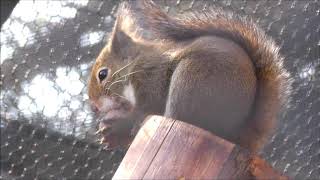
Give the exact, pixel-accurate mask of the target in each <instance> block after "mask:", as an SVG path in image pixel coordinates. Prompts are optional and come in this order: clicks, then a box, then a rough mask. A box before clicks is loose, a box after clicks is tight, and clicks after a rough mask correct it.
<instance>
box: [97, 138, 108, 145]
mask: <svg viewBox="0 0 320 180" xmlns="http://www.w3.org/2000/svg"><path fill="white" fill-rule="evenodd" d="M106 142H107V139H106V138H105V137H103V138H101V139H100V141H99V143H100V144H104V143H106Z"/></svg>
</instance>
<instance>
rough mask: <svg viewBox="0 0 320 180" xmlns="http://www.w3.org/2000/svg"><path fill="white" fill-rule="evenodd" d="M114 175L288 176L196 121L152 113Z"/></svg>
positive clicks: (177, 177)
mask: <svg viewBox="0 0 320 180" xmlns="http://www.w3.org/2000/svg"><path fill="white" fill-rule="evenodd" d="M113 179H288V178H287V177H286V176H283V175H281V174H280V173H278V172H277V171H275V170H274V169H273V168H272V167H271V166H270V165H269V164H267V163H266V162H265V161H264V160H263V159H261V158H259V157H258V156H256V155H254V154H251V153H250V152H248V151H247V150H245V149H243V148H241V147H239V146H237V145H235V144H232V143H230V142H229V141H226V140H224V139H222V138H220V137H217V136H215V135H213V134H212V133H210V132H208V131H205V130H203V129H200V128H198V127H195V126H193V125H190V124H187V123H184V122H181V121H178V120H174V119H169V118H165V117H161V116H149V117H148V118H147V119H146V121H145V124H144V125H143V126H142V128H141V129H140V130H139V132H138V134H137V136H136V137H135V139H134V140H133V142H132V144H131V146H130V148H129V149H128V152H127V154H126V155H125V157H124V159H123V160H122V162H121V164H120V166H119V168H118V170H117V171H116V173H115V175H114V176H113Z"/></svg>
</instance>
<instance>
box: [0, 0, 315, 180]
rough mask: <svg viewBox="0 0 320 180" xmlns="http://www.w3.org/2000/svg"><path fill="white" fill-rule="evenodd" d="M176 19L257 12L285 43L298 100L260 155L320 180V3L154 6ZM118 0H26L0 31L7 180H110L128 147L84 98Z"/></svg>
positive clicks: (227, 0) (246, 0)
mask: <svg viewBox="0 0 320 180" xmlns="http://www.w3.org/2000/svg"><path fill="white" fill-rule="evenodd" d="M155 2H156V3H158V4H160V5H161V6H162V7H163V9H164V10H165V11H167V12H169V13H172V14H174V13H183V12H186V11H190V10H195V9H198V10H201V9H206V8H208V7H210V6H219V7H222V8H224V9H228V10H233V11H235V12H237V13H239V14H243V15H248V16H251V17H252V18H253V19H255V21H256V22H257V23H258V24H259V25H260V26H261V27H262V28H263V29H264V30H265V31H266V32H267V34H269V35H270V36H272V37H273V38H274V39H275V40H276V42H277V43H278V44H279V45H280V46H281V52H282V54H283V55H284V56H285V57H286V61H285V66H286V68H287V69H288V70H289V71H290V72H291V73H292V75H293V78H294V84H293V95H292V102H291V104H290V106H289V107H288V109H287V111H286V112H285V113H283V114H282V116H281V122H280V124H279V128H278V129H277V131H276V133H275V135H274V136H273V137H272V138H271V140H270V142H269V144H268V145H267V146H266V147H265V148H264V150H263V151H262V152H261V154H262V156H263V157H264V158H265V159H266V160H267V161H268V162H270V163H271V165H272V166H273V167H275V168H276V169H278V170H279V171H281V172H284V173H286V174H287V175H289V176H291V177H293V178H296V179H317V178H319V177H320V52H319V51H320V38H319V34H320V33H319V31H320V17H319V14H320V3H319V1H318V0H305V1H304V0H300V1H298V0H292V1H289V0H271V1H270V0H263V1H254V0H242V1H238V0H219V1H218V0H212V1H209V0H203V1H200V0H194V1H190V0H189V1H187V0H183V1H180V0H178V1H175V0H167V1H165V0H161V1H155ZM118 4H119V1H117V0H105V1H103V0H101V1H100V0H80V1H78V0H73V1H49V0H41V1H21V2H19V3H18V5H17V6H16V7H15V9H14V11H13V13H12V14H11V16H10V18H9V19H8V20H7V21H6V22H5V24H4V25H3V27H2V29H1V81H0V86H1V96H0V100H1V103H0V106H1V159H0V163H1V177H0V178H3V179H64V178H68V179H69V178H70V179H110V178H111V177H112V175H113V174H114V172H115V170H116V168H117V167H118V165H119V163H120V162H121V159H122V157H123V156H124V154H125V152H124V151H123V150H114V151H107V150H104V149H103V147H102V146H101V145H99V144H98V143H96V142H95V140H96V139H97V138H96V137H95V135H94V133H93V132H94V131H95V129H96V122H95V118H94V116H93V114H92V113H91V111H90V108H89V106H88V103H87V100H88V96H87V94H86V88H87V87H86V85H87V79H88V76H89V72H90V67H91V65H92V63H93V61H94V59H95V57H96V56H97V55H98V53H99V51H100V50H101V48H102V47H103V46H104V45H105V43H106V42H107V40H108V35H109V33H110V32H111V28H112V25H113V23H114V21H115V12H116V9H117V6H118Z"/></svg>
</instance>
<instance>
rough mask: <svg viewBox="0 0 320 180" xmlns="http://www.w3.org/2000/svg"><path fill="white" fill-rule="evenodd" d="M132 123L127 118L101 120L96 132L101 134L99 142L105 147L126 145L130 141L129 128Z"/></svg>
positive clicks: (130, 128) (131, 126) (112, 147)
mask: <svg viewBox="0 0 320 180" xmlns="http://www.w3.org/2000/svg"><path fill="white" fill-rule="evenodd" d="M132 128H133V123H132V121H130V120H129V119H114V120H102V121H101V122H100V123H99V129H98V131H97V132H96V134H99V135H100V136H101V139H100V140H99V141H100V144H105V145H106V147H105V149H114V148H122V147H126V146H128V145H129V144H130V142H131V141H132V138H133V137H132V133H131V130H132Z"/></svg>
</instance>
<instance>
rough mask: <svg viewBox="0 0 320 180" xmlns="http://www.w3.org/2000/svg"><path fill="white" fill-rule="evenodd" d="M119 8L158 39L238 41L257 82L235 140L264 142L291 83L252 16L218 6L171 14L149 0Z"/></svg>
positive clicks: (276, 50) (276, 52) (271, 43)
mask: <svg viewBox="0 0 320 180" xmlns="http://www.w3.org/2000/svg"><path fill="white" fill-rule="evenodd" d="M123 8H125V9H126V10H127V12H130V13H135V16H136V17H139V18H138V19H137V21H136V23H139V24H140V25H141V26H145V27H146V28H151V29H152V32H154V33H155V34H156V37H158V38H159V39H165V40H168V41H175V42H179V41H184V40H187V39H191V38H196V37H200V36H207V35H214V36H219V37H224V38H227V39H230V40H232V41H234V42H236V43H237V44H238V45H240V46H241V47H242V48H243V49H244V50H245V51H246V52H247V54H248V55H249V57H250V58H251V60H252V63H253V65H254V66H255V70H256V76H257V83H258V84H257V92H256V98H255V102H254V107H253V110H252V114H251V116H250V117H249V119H248V121H250V122H249V124H250V126H249V127H247V129H245V130H244V131H243V133H244V134H243V137H246V138H243V139H240V140H239V141H240V142H242V144H245V146H247V147H248V148H250V149H257V148H258V147H261V145H262V144H264V142H265V139H266V137H267V136H266V135H267V134H269V133H270V131H271V130H272V129H273V127H274V123H275V121H276V119H277V115H278V114H279V112H280V109H281V108H282V107H283V106H286V105H287V102H288V97H289V96H288V95H289V93H290V87H291V80H290V76H289V73H288V72H287V71H286V70H285V69H284V67H283V57H282V56H281V55H280V54H279V47H278V46H277V45H276V44H275V42H274V41H273V40H272V39H271V38H270V37H268V36H267V35H266V34H265V33H264V32H263V31H262V30H261V29H260V28H258V27H257V26H256V25H255V24H254V23H253V22H252V20H248V19H246V18H243V17H240V16H238V15H235V14H233V13H231V12H225V11H222V10H220V9H210V10H208V11H206V12H202V11H201V12H200V13H188V14H186V15H184V16H182V17H178V18H172V17H170V16H168V15H167V14H165V13H164V12H163V11H161V10H160V8H159V7H157V6H156V5H155V4H154V3H152V2H150V1H139V2H137V3H134V5H132V4H129V3H126V4H124V5H123ZM130 13H129V14H130ZM127 15H128V14H127ZM248 137H252V138H256V139H257V140H258V141H256V142H257V143H256V144H250V143H249V141H250V139H248Z"/></svg>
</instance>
